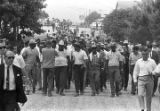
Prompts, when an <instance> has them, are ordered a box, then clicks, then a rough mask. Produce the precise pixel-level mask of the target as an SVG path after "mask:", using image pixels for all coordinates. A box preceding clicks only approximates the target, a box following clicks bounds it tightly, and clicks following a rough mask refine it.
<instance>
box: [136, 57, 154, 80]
mask: <svg viewBox="0 0 160 111" xmlns="http://www.w3.org/2000/svg"><path fill="white" fill-rule="evenodd" d="M156 66H157V65H156V62H155V61H154V60H153V59H150V58H149V59H148V60H147V61H144V60H143V59H142V58H141V59H139V60H138V61H137V62H136V64H135V67H134V71H133V79H134V82H137V77H138V76H146V75H150V74H153V73H152V72H153V71H154V70H155V68H156Z"/></svg>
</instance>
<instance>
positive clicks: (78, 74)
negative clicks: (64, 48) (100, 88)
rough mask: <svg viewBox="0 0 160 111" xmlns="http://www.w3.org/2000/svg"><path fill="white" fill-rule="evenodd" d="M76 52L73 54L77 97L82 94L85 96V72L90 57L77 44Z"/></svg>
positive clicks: (75, 45) (75, 46)
mask: <svg viewBox="0 0 160 111" xmlns="http://www.w3.org/2000/svg"><path fill="white" fill-rule="evenodd" d="M74 48H75V51H74V52H73V54H72V57H73V72H74V74H73V77H74V80H75V88H76V94H75V97H77V96H79V91H80V94H81V95H83V91H84V70H85V68H86V62H87V60H88V56H87V54H86V52H85V51H84V50H82V49H81V48H80V44H79V43H78V42H76V43H75V44H74Z"/></svg>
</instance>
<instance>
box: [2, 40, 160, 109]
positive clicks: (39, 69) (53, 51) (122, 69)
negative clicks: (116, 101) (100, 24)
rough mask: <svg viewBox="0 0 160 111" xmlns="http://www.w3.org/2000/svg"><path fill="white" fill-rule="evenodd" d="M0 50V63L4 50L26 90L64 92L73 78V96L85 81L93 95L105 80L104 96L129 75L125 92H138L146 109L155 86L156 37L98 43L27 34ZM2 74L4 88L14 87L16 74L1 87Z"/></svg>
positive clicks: (120, 87) (117, 92) (118, 92)
mask: <svg viewBox="0 0 160 111" xmlns="http://www.w3.org/2000/svg"><path fill="white" fill-rule="evenodd" d="M8 51H10V52H8ZM0 53H1V58H0V62H1V65H3V64H6V59H5V57H6V55H7V53H9V54H10V53H11V55H13V56H12V58H13V59H12V58H11V59H12V60H13V65H14V66H16V67H18V69H21V72H22V80H23V90H24V92H25V94H26V95H29V94H33V93H36V91H37V90H41V91H42V94H43V95H44V96H49V97H51V96H52V93H54V91H55V93H57V94H59V95H61V96H65V95H67V93H65V90H66V89H67V90H69V89H70V86H71V83H72V82H73V84H74V86H75V92H73V93H74V96H75V97H77V96H80V95H84V94H85V91H84V90H85V87H87V86H90V88H91V96H97V95H98V94H99V93H101V92H103V90H104V89H105V90H108V88H107V86H106V82H107V81H108V82H109V83H110V97H118V96H120V95H121V94H122V92H121V91H122V90H124V91H127V89H128V82H129V75H130V76H131V92H130V93H131V94H132V95H136V94H137V92H138V98H139V103H140V108H141V109H142V111H143V110H144V109H145V104H146V108H147V111H150V110H151V101H152V97H153V96H155V92H156V91H157V89H158V90H160V88H159V87H160V85H159V84H158V77H159V75H160V74H159V73H160V68H159V67H160V65H158V64H159V62H160V61H159V60H160V48H159V47H158V44H156V42H154V43H152V44H145V45H139V44H138V45H130V43H128V41H126V40H125V41H124V42H119V43H118V42H112V41H108V42H106V43H103V42H97V41H85V40H84V39H79V40H73V41H65V40H63V39H60V40H58V41H57V40H54V39H47V40H46V41H44V42H41V41H40V40H39V39H37V40H35V39H30V40H29V41H26V42H25V43H24V47H23V48H21V47H17V46H13V47H7V46H5V45H4V44H0ZM11 70H12V69H11ZM17 71H18V70H17ZM11 72H12V71H11ZM5 73H7V69H6V71H5ZM7 74H8V73H7ZM7 74H6V76H5V77H4V83H3V85H2V86H3V87H2V89H3V90H4V91H6V92H7V93H8V92H10V91H12V90H16V89H17V87H15V85H11V84H12V83H13V84H15V83H14V82H15V81H14V80H17V79H15V78H13V80H12V76H9V77H11V78H9V84H10V88H9V89H7V83H8V82H7V83H6V81H8V80H5V79H7ZM4 84H5V85H4ZM37 86H38V89H36V88H37ZM0 93H1V92H0ZM11 96H13V95H11ZM144 98H146V99H144ZM144 101H146V102H144Z"/></svg>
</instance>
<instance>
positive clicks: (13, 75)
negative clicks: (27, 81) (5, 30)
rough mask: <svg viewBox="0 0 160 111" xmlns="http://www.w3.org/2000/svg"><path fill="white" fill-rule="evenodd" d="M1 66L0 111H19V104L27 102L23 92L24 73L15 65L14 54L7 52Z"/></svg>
mask: <svg viewBox="0 0 160 111" xmlns="http://www.w3.org/2000/svg"><path fill="white" fill-rule="evenodd" d="M4 60H5V61H4V64H1V65H0V73H1V74H0V111H18V110H19V106H18V102H19V103H22V105H23V104H24V103H25V102H26V101H27V97H26V95H25V93H24V90H23V81H22V71H21V69H20V68H18V67H16V66H14V65H13V60H14V53H13V52H12V51H6V53H5V54H4Z"/></svg>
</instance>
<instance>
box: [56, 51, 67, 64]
mask: <svg viewBox="0 0 160 111" xmlns="http://www.w3.org/2000/svg"><path fill="white" fill-rule="evenodd" d="M57 53H58V56H56V58H55V66H67V65H68V61H67V56H68V55H67V51H66V50H64V51H57Z"/></svg>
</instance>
